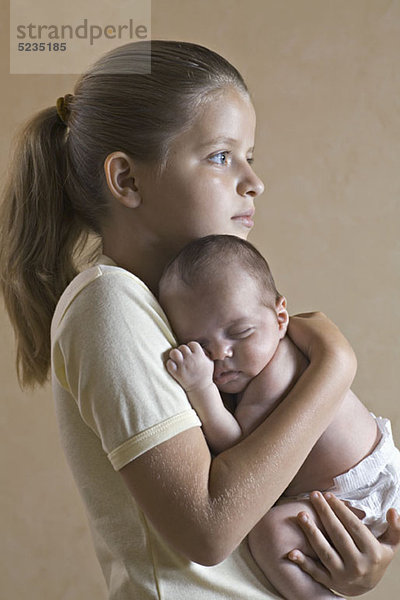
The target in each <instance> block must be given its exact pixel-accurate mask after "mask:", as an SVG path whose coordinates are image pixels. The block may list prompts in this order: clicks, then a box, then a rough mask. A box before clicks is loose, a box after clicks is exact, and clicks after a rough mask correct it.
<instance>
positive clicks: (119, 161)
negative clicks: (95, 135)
mask: <svg viewBox="0 0 400 600" xmlns="http://www.w3.org/2000/svg"><path fill="white" fill-rule="evenodd" d="M104 173H105V176H106V180H107V185H108V188H109V190H110V192H111V193H112V195H113V197H114V198H115V199H116V200H118V202H120V203H121V204H123V205H124V206H126V207H127V208H137V207H138V206H139V205H140V204H141V202H142V198H141V196H140V193H139V189H138V187H137V182H136V181H135V176H134V163H133V161H132V159H131V158H130V157H129V156H128V155H127V154H126V153H125V152H112V153H111V154H109V155H108V156H107V158H106V159H105V161H104Z"/></svg>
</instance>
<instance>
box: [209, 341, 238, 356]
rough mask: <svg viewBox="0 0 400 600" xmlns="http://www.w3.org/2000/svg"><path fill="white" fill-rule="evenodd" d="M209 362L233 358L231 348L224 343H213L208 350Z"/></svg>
mask: <svg viewBox="0 0 400 600" xmlns="http://www.w3.org/2000/svg"><path fill="white" fill-rule="evenodd" d="M208 352H209V354H210V358H211V360H224V358H231V357H232V356H233V350H232V346H231V345H230V344H228V343H226V342H225V343H224V342H214V343H213V344H210V346H209V348H208Z"/></svg>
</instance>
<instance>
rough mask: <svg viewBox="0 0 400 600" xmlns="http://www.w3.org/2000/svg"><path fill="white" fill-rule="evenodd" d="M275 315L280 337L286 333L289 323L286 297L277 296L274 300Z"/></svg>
mask: <svg viewBox="0 0 400 600" xmlns="http://www.w3.org/2000/svg"><path fill="white" fill-rule="evenodd" d="M275 310H276V316H277V318H278V327H279V335H280V338H281V339H282V338H283V337H285V335H286V331H287V328H288V324H289V313H288V311H287V308H286V298H285V297H284V296H279V297H278V298H277V299H276V301H275Z"/></svg>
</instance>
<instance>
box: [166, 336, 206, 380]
mask: <svg viewBox="0 0 400 600" xmlns="http://www.w3.org/2000/svg"><path fill="white" fill-rule="evenodd" d="M166 366H167V369H168V372H169V373H170V374H171V375H172V377H174V379H176V380H177V382H178V383H180V384H181V386H182V387H183V389H184V390H185V391H186V392H191V391H194V390H200V389H203V388H206V387H208V386H209V385H211V384H212V383H213V373H214V363H213V361H212V360H210V359H209V358H208V356H207V355H206V354H205V352H204V350H203V348H202V347H201V346H200V344H199V343H198V342H189V343H188V344H182V345H181V346H178V348H174V349H173V350H171V352H170V353H169V359H168V360H167V365H166Z"/></svg>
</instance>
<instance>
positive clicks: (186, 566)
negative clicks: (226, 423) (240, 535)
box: [51, 257, 278, 600]
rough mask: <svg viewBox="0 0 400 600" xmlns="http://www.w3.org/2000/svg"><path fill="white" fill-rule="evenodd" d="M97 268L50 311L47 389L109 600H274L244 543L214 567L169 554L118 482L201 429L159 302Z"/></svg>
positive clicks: (117, 272) (115, 271)
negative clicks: (173, 371)
mask: <svg viewBox="0 0 400 600" xmlns="http://www.w3.org/2000/svg"><path fill="white" fill-rule="evenodd" d="M100 262H101V263H102V264H98V265H95V266H93V267H91V268H89V269H87V270H86V271H83V272H82V273H80V274H79V275H78V276H77V277H76V278H75V279H74V280H73V281H72V282H71V284H70V285H69V286H68V287H67V289H66V290H65V292H64V293H63V295H62V297H61V298H60V301H59V303H58V305H57V308H56V311H55V314H54V317H53V322H52V330H51V340H52V383H53V392H54V399H55V405H56V414H57V419H58V423H59V429H60V436H61V443H62V445H63V448H64V451H65V454H66V457H67V460H68V463H69V465H70V467H71V470H72V473H73V476H74V478H75V481H76V484H77V486H78V489H79V491H80V494H81V496H82V499H83V501H84V503H85V506H86V510H87V513H88V518H89V524H90V528H91V531H92V536H93V541H94V545H95V549H96V554H97V556H98V559H99V561H100V564H101V567H102V570H103V573H104V576H105V579H106V582H107V586H108V589H109V598H110V600H117V599H118V600H133V599H135V600H187V599H188V598H193V600H266V599H268V598H278V596H277V595H275V594H274V593H273V592H272V591H268V590H271V589H272V588H271V586H270V585H269V584H268V582H267V580H266V579H265V577H264V575H263V574H262V573H261V571H260V570H259V568H258V567H257V565H256V564H255V563H254V561H253V560H252V558H251V556H250V553H249V550H248V547H247V543H246V541H244V542H242V544H241V545H240V546H239V548H238V549H237V550H236V551H235V552H233V553H232V554H231V556H229V557H228V558H227V559H226V560H225V561H223V562H222V563H220V564H219V565H216V566H213V567H204V566H201V565H198V564H196V563H193V562H191V561H189V560H187V559H186V558H184V557H182V556H181V555H179V554H178V553H176V552H175V551H174V550H173V549H171V548H170V547H169V546H168V544H167V543H165V542H164V540H163V539H162V538H161V537H160V536H159V535H158V533H157V531H156V530H155V529H154V528H153V527H152V525H151V523H150V522H149V521H148V520H147V518H146V516H145V515H144V513H143V512H142V511H141V510H140V508H139V507H138V506H137V504H136V502H135V500H134V498H133V497H132V495H131V493H130V492H129V491H128V489H127V487H126V485H125V483H124V482H123V480H122V477H121V476H120V474H119V473H118V470H119V469H121V468H122V467H123V466H124V465H126V464H127V463H128V462H130V461H131V460H134V459H135V458H136V457H138V456H140V454H142V453H144V452H146V451H147V450H149V449H151V448H153V447H154V446H156V445H158V444H160V443H161V442H163V441H166V440H168V439H170V438H172V437H173V436H174V435H176V434H177V433H180V432H182V431H184V430H186V429H189V428H191V427H199V426H201V423H200V421H199V419H198V417H197V414H196V413H195V411H194V410H193V409H192V407H191V406H190V404H189V402H188V399H187V397H186V394H185V392H184V391H183V389H182V388H181V387H180V386H179V385H178V384H177V383H176V382H175V381H174V380H173V378H172V377H171V376H170V375H169V374H168V372H167V371H166V369H165V367H164V357H165V353H166V352H167V351H168V350H169V349H170V348H171V346H174V345H176V341H175V339H174V336H173V334H172V331H171V329H170V327H169V324H168V321H167V318H166V316H165V314H164V312H163V311H162V309H161V307H160V306H159V304H158V302H157V300H156V298H155V297H154V296H153V294H152V293H151V292H150V290H149V289H148V288H147V286H146V285H145V284H144V283H143V282H142V281H141V280H140V279H138V278H137V277H135V276H134V275H133V274H131V273H129V272H128V271H126V270H124V269H121V268H119V267H117V266H116V265H114V263H112V261H111V260H110V259H107V258H106V257H102V260H101V261H100ZM103 263H104V264H103Z"/></svg>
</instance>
